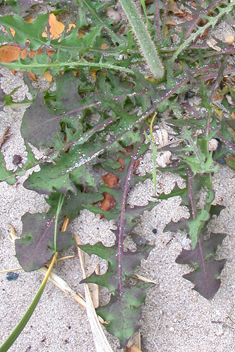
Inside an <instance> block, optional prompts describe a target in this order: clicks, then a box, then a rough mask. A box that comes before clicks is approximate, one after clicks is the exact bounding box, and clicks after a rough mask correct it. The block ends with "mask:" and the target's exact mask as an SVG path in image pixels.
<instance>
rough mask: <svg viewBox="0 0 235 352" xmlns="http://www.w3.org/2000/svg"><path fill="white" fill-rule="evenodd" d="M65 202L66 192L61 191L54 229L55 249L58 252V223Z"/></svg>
mask: <svg viewBox="0 0 235 352" xmlns="http://www.w3.org/2000/svg"><path fill="white" fill-rule="evenodd" d="M63 203H64V194H62V193H61V195H60V198H59V202H58V205H57V211H56V217H55V231H54V251H55V252H57V249H56V240H57V224H58V218H59V214H60V211H61V208H62V206H63Z"/></svg>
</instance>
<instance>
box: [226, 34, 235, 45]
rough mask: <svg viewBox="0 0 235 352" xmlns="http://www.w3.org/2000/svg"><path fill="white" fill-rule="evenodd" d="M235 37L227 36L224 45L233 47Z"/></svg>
mask: <svg viewBox="0 0 235 352" xmlns="http://www.w3.org/2000/svg"><path fill="white" fill-rule="evenodd" d="M234 40H235V38H234V35H232V34H227V35H226V36H225V37H224V43H226V44H228V45H232V44H233V43H234Z"/></svg>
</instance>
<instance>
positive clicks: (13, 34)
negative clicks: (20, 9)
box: [10, 28, 16, 38]
mask: <svg viewBox="0 0 235 352" xmlns="http://www.w3.org/2000/svg"><path fill="white" fill-rule="evenodd" d="M10 32H11V35H12V37H13V38H14V36H15V34H16V31H15V30H14V29H13V28H10Z"/></svg>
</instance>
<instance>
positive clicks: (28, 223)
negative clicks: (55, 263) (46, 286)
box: [15, 213, 74, 271]
mask: <svg viewBox="0 0 235 352" xmlns="http://www.w3.org/2000/svg"><path fill="white" fill-rule="evenodd" d="M62 221H63V220H61V219H60V220H59V221H58V226H57V242H56V245H57V246H56V249H57V251H60V250H62V249H65V248H68V247H70V246H71V245H72V244H73V243H74V240H73V238H72V236H71V234H69V232H68V231H66V232H60V228H61V225H62ZM22 222H23V232H22V236H21V238H20V239H19V240H16V242H15V248H16V256H17V258H18V260H19V263H20V265H21V266H22V268H23V269H24V271H33V270H38V269H40V268H41V267H42V266H43V265H44V264H45V263H46V262H47V261H48V260H49V259H50V258H51V257H52V255H53V254H54V230H55V215H54V216H49V214H45V213H42V214H29V213H27V214H25V215H24V216H23V217H22Z"/></svg>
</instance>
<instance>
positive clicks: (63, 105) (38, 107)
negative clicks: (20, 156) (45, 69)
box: [21, 72, 81, 148]
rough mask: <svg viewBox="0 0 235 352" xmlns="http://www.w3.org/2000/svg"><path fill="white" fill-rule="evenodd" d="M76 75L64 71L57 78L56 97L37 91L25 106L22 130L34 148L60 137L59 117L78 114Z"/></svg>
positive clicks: (77, 80)
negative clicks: (32, 101)
mask: <svg viewBox="0 0 235 352" xmlns="http://www.w3.org/2000/svg"><path fill="white" fill-rule="evenodd" d="M79 83H80V81H79V79H74V76H73V74H72V72H67V73H65V74H64V75H63V76H58V77H57V79H56V84H57V90H56V94H57V96H56V101H54V100H55V99H53V95H52V93H51V95H52V96H51V97H50V98H51V99H48V98H47V99H46V98H44V97H43V94H42V93H40V92H39V93H38V95H37V97H36V98H35V100H34V103H33V104H32V105H31V106H30V107H29V108H28V109H27V110H26V112H25V114H24V117H23V121H22V125H21V134H22V137H23V138H24V139H26V140H27V142H29V143H31V144H33V145H34V146H36V147H37V148H39V147H40V146H48V147H52V146H54V144H55V142H56V141H57V140H58V136H60V137H61V133H60V131H61V126H60V121H61V120H62V118H64V117H65V116H66V114H68V115H69V117H70V120H71V119H73V118H74V117H76V119H77V120H78V119H79V117H78V116H77V114H78V111H79V106H80V101H81V98H80V97H79V94H78V85H79Z"/></svg>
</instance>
